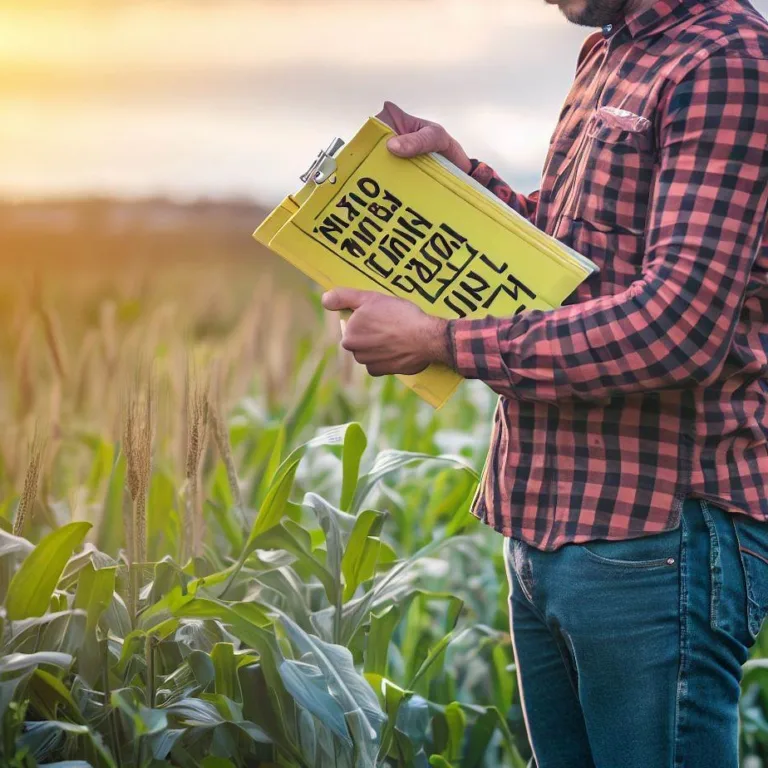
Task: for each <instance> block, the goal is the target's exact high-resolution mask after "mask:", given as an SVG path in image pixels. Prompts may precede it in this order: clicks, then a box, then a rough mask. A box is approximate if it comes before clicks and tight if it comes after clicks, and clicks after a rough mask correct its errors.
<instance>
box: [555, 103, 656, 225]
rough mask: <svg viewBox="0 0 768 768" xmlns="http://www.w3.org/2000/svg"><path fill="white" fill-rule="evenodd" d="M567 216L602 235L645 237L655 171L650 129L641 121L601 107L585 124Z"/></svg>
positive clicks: (641, 119)
mask: <svg viewBox="0 0 768 768" xmlns="http://www.w3.org/2000/svg"><path fill="white" fill-rule="evenodd" d="M585 130H586V146H585V149H584V154H583V156H582V160H581V164H580V168H579V169H578V171H577V172H578V174H579V177H578V179H577V180H576V184H575V190H574V192H575V194H574V197H573V199H572V200H571V201H568V202H567V203H566V205H567V206H568V208H569V211H568V215H569V216H570V217H571V218H572V219H574V220H577V221H583V222H585V223H586V224H588V225H591V226H592V227H594V228H595V229H597V230H600V231H603V232H616V233H622V234H632V235H636V236H638V237H641V236H643V235H644V233H645V228H646V223H647V218H648V208H649V205H650V197H651V188H652V186H653V176H654V167H655V152H654V146H653V126H652V124H651V122H650V121H649V120H648V119H647V118H644V117H640V116H639V115H634V114H632V113H630V112H625V111H623V110H619V109H615V108H612V107H603V108H602V109H600V110H598V111H597V112H595V114H594V115H592V117H591V119H590V120H589V122H588V123H587V126H586V129H585Z"/></svg>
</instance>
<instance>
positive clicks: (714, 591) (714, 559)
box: [699, 499, 723, 630]
mask: <svg viewBox="0 0 768 768" xmlns="http://www.w3.org/2000/svg"><path fill="white" fill-rule="evenodd" d="M699 505H700V507H701V513H702V515H703V517H704V522H705V523H706V526H707V530H708V532H709V546H710V552H709V568H710V600H709V624H710V626H711V627H712V629H714V630H719V629H720V621H719V615H720V591H721V589H722V580H723V573H722V570H723V569H722V560H721V559H720V537H719V536H718V533H717V526H716V525H715V521H714V518H713V516H712V512H711V510H710V508H709V504H707V502H706V501H704V500H703V499H700V500H699Z"/></svg>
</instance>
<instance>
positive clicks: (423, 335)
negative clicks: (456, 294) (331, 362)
mask: <svg viewBox="0 0 768 768" xmlns="http://www.w3.org/2000/svg"><path fill="white" fill-rule="evenodd" d="M323 306H324V307H325V308H326V309H329V310H332V311H334V312H338V311H341V310H345V309H347V310H351V312H352V316H351V317H350V318H349V320H348V321H347V323H346V328H345V329H344V335H343V338H342V340H341V345H342V347H344V349H347V350H349V351H350V352H352V354H353V355H354V356H355V360H357V362H358V363H361V364H362V365H364V366H366V368H367V369H368V373H370V374H371V376H386V375H389V374H396V373H400V374H415V373H421V371H423V370H424V369H425V368H426V367H427V366H428V365H430V364H432V363H443V364H445V365H451V364H452V359H451V351H450V347H449V342H448V333H447V321H446V320H441V319H440V318H437V317H431V316H430V315H427V314H426V313H424V312H422V311H421V310H420V309H419V308H418V307H417V306H416V305H415V304H413V303H411V302H410V301H406V300H404V299H398V298H395V297H394V296H386V295H384V294H381V293H376V292H375V291H357V290H354V289H352V288H336V289H335V290H332V291H328V292H327V293H325V294H323Z"/></svg>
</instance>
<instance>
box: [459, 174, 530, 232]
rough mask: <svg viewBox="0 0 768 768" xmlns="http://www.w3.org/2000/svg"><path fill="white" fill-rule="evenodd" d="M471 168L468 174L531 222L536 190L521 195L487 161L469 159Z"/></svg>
mask: <svg viewBox="0 0 768 768" xmlns="http://www.w3.org/2000/svg"><path fill="white" fill-rule="evenodd" d="M470 162H471V163H472V168H471V169H470V172H469V175H470V176H471V177H472V178H473V179H474V180H475V181H477V182H479V183H480V184H482V185H483V186H484V187H485V188H486V189H488V190H489V191H491V192H493V194H494V195H496V197H498V198H499V200H502V201H503V202H505V203H506V204H507V205H508V206H509V207H510V208H512V209H514V210H515V211H517V212H518V213H519V214H520V215H521V216H524V217H525V218H526V219H528V221H530V222H532V223H533V221H534V219H535V218H536V208H537V206H538V202H539V193H538V191H536V192H533V193H531V194H530V195H521V194H520V193H519V192H515V191H514V190H513V189H512V187H510V186H509V184H507V183H506V182H505V181H504V179H502V178H501V176H499V174H498V173H496V171H494V170H493V168H491V166H490V165H488V164H487V163H483V162H481V161H480V160H471V161H470Z"/></svg>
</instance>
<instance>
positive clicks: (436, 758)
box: [429, 755, 455, 768]
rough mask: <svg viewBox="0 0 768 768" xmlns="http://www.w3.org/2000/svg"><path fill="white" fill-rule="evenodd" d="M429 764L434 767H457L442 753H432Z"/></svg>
mask: <svg viewBox="0 0 768 768" xmlns="http://www.w3.org/2000/svg"><path fill="white" fill-rule="evenodd" d="M429 764H430V765H431V766H432V767H433V768H455V766H454V765H453V763H449V762H448V761H447V760H446V759H445V758H444V757H442V756H441V755H432V757H430V758H429Z"/></svg>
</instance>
